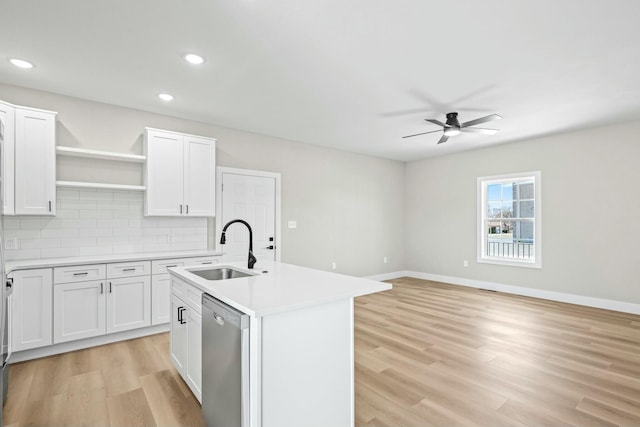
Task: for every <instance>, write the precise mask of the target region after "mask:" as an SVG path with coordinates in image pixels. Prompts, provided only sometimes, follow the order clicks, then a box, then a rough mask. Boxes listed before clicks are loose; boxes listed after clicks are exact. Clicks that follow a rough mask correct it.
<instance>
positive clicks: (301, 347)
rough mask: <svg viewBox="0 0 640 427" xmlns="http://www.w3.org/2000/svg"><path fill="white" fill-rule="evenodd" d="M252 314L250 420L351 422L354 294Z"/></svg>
mask: <svg viewBox="0 0 640 427" xmlns="http://www.w3.org/2000/svg"><path fill="white" fill-rule="evenodd" d="M251 320H252V321H254V320H255V323H256V327H255V328H253V329H252V330H251V334H252V338H254V335H253V332H254V331H256V334H255V342H256V344H255V345H256V347H258V348H259V349H260V350H259V351H258V352H255V353H253V356H255V357H252V358H251V359H252V360H251V361H252V363H251V368H252V371H253V372H256V373H258V374H257V375H255V376H252V377H251V379H250V389H251V394H252V397H253V399H251V401H252V402H262V406H261V407H260V405H255V406H256V407H255V408H254V407H252V408H251V409H252V413H253V414H252V418H254V417H255V420H261V421H262V423H259V422H256V423H250V424H251V426H252V427H253V426H261V427H288V426H291V427H299V426H308V427H312V426H318V427H326V426H335V427H339V426H344V427H348V426H353V423H354V390H353V379H354V376H353V375H354V374H353V369H354V359H353V298H350V299H346V300H340V301H336V302H331V303H328V304H322V305H318V306H314V307H307V308H304V309H299V310H295V311H290V312H286V313H279V314H273V315H269V316H265V317H262V318H252V319H251ZM252 327H253V323H252ZM258 343H260V344H258ZM252 344H253V342H252ZM256 347H253V348H256ZM260 356H261V357H260ZM250 357H251V356H250ZM253 359H255V360H253ZM252 379H253V381H252Z"/></svg>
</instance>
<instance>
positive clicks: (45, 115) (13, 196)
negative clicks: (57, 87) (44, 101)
mask: <svg viewBox="0 0 640 427" xmlns="http://www.w3.org/2000/svg"><path fill="white" fill-rule="evenodd" d="M56 114H57V113H55V112H52V111H45V110H38V109H35V108H28V107H19V106H14V105H11V104H8V103H5V102H2V101H0V119H2V121H3V123H4V126H5V128H4V144H3V145H2V153H1V155H2V191H3V192H4V194H3V196H4V199H3V206H2V213H3V214H5V215H14V214H15V215H55V212H56V158H55V150H56Z"/></svg>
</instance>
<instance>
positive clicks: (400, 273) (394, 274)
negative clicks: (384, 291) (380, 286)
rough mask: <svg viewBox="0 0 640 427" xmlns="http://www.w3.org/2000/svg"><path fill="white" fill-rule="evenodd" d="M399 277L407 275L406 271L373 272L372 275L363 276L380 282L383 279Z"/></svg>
mask: <svg viewBox="0 0 640 427" xmlns="http://www.w3.org/2000/svg"><path fill="white" fill-rule="evenodd" d="M399 277H407V272H406V271H394V272H392V273H383V274H374V275H373V276H365V277H364V279H370V280H377V281H378V282H382V281H385V280H392V279H397V278H399Z"/></svg>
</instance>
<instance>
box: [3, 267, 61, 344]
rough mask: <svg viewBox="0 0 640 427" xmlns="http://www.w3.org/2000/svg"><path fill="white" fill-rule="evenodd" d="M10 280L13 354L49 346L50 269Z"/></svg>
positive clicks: (24, 272) (23, 273) (18, 274)
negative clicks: (11, 284)
mask: <svg viewBox="0 0 640 427" xmlns="http://www.w3.org/2000/svg"><path fill="white" fill-rule="evenodd" d="M12 276H13V283H14V286H13V302H12V303H13V311H12V313H13V314H12V316H13V322H12V324H11V325H12V327H13V330H12V334H11V335H12V349H13V351H20V350H28V349H30V348H36V347H42V346H45V345H51V344H52V341H51V323H52V317H51V316H52V314H51V310H52V307H53V303H52V301H51V300H52V298H53V295H52V294H53V289H52V286H53V285H52V283H53V279H52V274H51V269H50V268H42V269H37V270H18V271H15V272H13V273H12Z"/></svg>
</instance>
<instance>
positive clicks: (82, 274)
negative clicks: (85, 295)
mask: <svg viewBox="0 0 640 427" xmlns="http://www.w3.org/2000/svg"><path fill="white" fill-rule="evenodd" d="M87 274H89V272H88V271H83V272H82V273H73V275H74V276H86V275H87Z"/></svg>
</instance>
